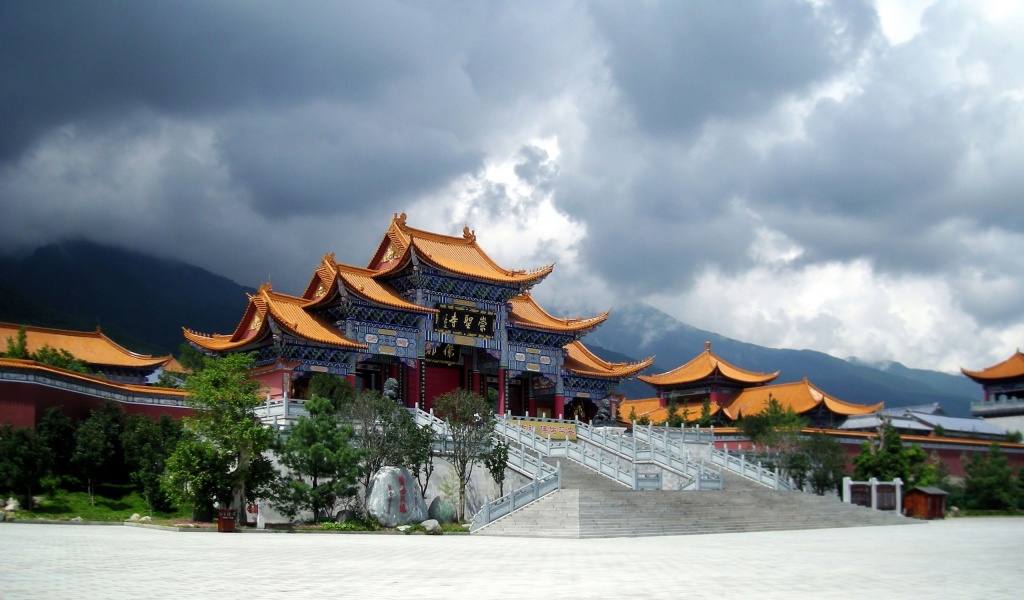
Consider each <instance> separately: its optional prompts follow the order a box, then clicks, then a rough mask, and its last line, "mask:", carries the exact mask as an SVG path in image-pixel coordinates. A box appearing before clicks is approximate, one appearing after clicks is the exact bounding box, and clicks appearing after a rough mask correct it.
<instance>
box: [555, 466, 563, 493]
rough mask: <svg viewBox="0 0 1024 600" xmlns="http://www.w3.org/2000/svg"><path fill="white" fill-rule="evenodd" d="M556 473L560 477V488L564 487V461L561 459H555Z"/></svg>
mask: <svg viewBox="0 0 1024 600" xmlns="http://www.w3.org/2000/svg"><path fill="white" fill-rule="evenodd" d="M555 473H557V478H558V489H562V461H560V460H556V461H555Z"/></svg>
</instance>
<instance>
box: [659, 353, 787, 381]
mask: <svg viewBox="0 0 1024 600" xmlns="http://www.w3.org/2000/svg"><path fill="white" fill-rule="evenodd" d="M704 344H705V345H704V352H702V353H701V354H698V355H697V357H696V358H694V359H693V360H691V361H690V362H688V363H686V364H685V365H683V366H681V367H676V368H675V369H673V370H671V371H669V372H667V373H660V374H658V375H641V376H640V377H639V379H640V381H643V382H645V383H649V384H651V385H654V386H659V385H679V384H683V383H691V382H694V381H700V380H701V379H705V378H707V377H710V376H711V375H712V374H713V373H714V372H715V370H717V371H718V372H719V373H721V374H722V376H723V377H727V378H729V379H732V380H733V381H738V382H741V383H751V384H753V383H767V382H769V381H771V380H773V379H775V378H776V377H778V376H779V372H778V371H776V372H774V373H756V372H754V371H747V370H745V369H741V368H739V367H735V366H733V365H731V364H729V363H727V362H725V361H724V360H722V359H721V358H719V357H718V356H717V355H716V354H715V353H714V352H712V351H711V342H705V343H704Z"/></svg>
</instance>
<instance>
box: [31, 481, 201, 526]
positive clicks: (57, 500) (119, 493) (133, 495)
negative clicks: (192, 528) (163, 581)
mask: <svg viewBox="0 0 1024 600" xmlns="http://www.w3.org/2000/svg"><path fill="white" fill-rule="evenodd" d="M108 488H109V489H108ZM102 491H103V492H104V493H103V495H100V494H94V498H95V502H96V503H95V505H94V504H93V503H92V502H90V501H89V494H88V493H86V492H65V491H58V492H57V493H56V494H54V495H53V496H48V497H46V498H43V499H42V500H41V501H40V502H38V503H36V505H35V506H34V507H33V509H32V510H31V511H28V510H21V511H18V513H17V518H20V519H46V520H51V521H68V520H71V519H73V518H75V517H82V519H83V520H85V521H126V520H128V518H130V517H131V516H132V515H133V514H135V513H138V514H139V515H142V516H146V515H149V516H150V517H152V518H153V519H160V520H169V521H170V520H186V519H188V518H189V517H191V516H192V514H191V511H187V510H179V511H173V512H152V513H151V512H150V511H149V505H148V504H147V503H146V500H145V499H144V498H143V497H142V496H140V495H139V493H138V492H136V491H134V490H130V489H128V490H125V489H121V488H120V486H104V489H103V490H102ZM107 494H110V495H109V496H108V495H107Z"/></svg>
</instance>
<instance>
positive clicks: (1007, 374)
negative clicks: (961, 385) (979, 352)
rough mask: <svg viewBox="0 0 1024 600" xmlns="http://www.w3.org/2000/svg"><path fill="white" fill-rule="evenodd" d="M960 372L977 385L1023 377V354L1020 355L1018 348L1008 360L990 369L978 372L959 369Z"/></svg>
mask: <svg viewBox="0 0 1024 600" xmlns="http://www.w3.org/2000/svg"><path fill="white" fill-rule="evenodd" d="M960 372H961V373H963V374H964V375H966V376H968V377H970V378H971V379H973V380H975V381H977V382H978V383H987V382H989V381H994V380H999V379H1012V378H1015V377H1024V354H1021V352H1020V348H1018V349H1017V351H1016V352H1015V353H1014V354H1013V356H1011V357H1010V358H1008V359H1006V360H1004V361H1003V362H1001V363H998V364H995V365H992V366H991V367H988V368H985V369H982V370H980V371H968V370H967V369H960Z"/></svg>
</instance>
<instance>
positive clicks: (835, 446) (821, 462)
mask: <svg viewBox="0 0 1024 600" xmlns="http://www.w3.org/2000/svg"><path fill="white" fill-rule="evenodd" d="M799 453H800V454H801V455H802V456H804V457H806V461H805V462H806V465H807V482H808V483H809V484H810V485H811V490H813V491H814V493H815V494H817V495H819V496H824V495H825V493H826V492H839V491H840V490H841V489H842V485H843V476H844V475H845V473H846V450H845V449H843V445H842V444H841V443H839V440H837V439H835V438H834V437H832V436H830V435H828V434H827V433H821V432H819V433H813V434H811V435H809V436H807V437H806V438H804V439H802V440H800V445H799Z"/></svg>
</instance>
